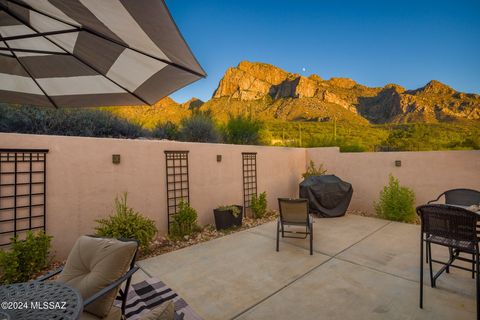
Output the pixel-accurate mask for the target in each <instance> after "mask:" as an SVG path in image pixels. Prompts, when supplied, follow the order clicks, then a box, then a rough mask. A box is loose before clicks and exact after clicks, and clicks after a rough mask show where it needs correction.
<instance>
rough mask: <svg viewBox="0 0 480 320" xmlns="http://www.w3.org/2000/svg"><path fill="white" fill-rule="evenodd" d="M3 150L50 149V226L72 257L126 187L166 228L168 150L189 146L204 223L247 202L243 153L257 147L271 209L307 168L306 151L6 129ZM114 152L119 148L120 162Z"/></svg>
mask: <svg viewBox="0 0 480 320" xmlns="http://www.w3.org/2000/svg"><path fill="white" fill-rule="evenodd" d="M0 148H37V149H49V153H48V155H47V232H48V233H50V234H52V235H53V236H54V242H53V244H54V247H55V250H56V255H57V257H65V255H66V254H68V252H69V250H70V248H71V246H72V245H73V243H74V241H75V239H76V238H77V237H78V236H79V235H81V234H91V233H93V232H94V226H95V223H94V220H95V219H98V218H101V217H105V216H107V215H108V214H111V213H112V209H113V200H114V198H115V196H116V195H119V194H121V193H123V192H128V202H129V204H130V206H132V207H133V208H135V209H136V210H138V211H140V212H141V213H143V214H144V215H146V216H148V217H150V218H152V219H154V220H155V221H156V222H157V226H158V228H159V230H160V232H161V233H165V231H166V230H167V213H166V182H165V174H166V170H165V154H164V151H165V150H188V151H189V179H190V203H191V205H192V207H194V208H195V209H196V210H197V211H198V215H199V223H200V224H202V225H204V224H207V223H213V212H212V209H213V208H215V207H217V206H218V205H225V204H243V178H242V152H257V165H258V168H257V172H258V173H257V177H258V191H259V192H261V191H264V190H266V191H267V194H268V201H269V204H270V207H272V209H275V208H276V207H277V200H276V199H277V198H278V197H281V196H295V195H296V194H297V192H298V191H297V189H298V187H297V186H298V182H299V180H300V172H302V171H303V169H304V167H305V150H304V149H295V148H275V147H262V146H236V145H225V144H205V143H183V142H170V141H155V140H127V139H102V138H84V137H63V136H43V135H23V134H6V133H1V134H0ZM112 154H120V156H121V160H120V164H118V165H116V164H113V163H112ZM217 155H222V161H221V162H217Z"/></svg>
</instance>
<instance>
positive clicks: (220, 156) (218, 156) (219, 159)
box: [217, 154, 222, 162]
mask: <svg viewBox="0 0 480 320" xmlns="http://www.w3.org/2000/svg"><path fill="white" fill-rule="evenodd" d="M217 162H222V155H221V154H217Z"/></svg>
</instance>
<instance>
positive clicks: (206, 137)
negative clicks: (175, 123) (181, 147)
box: [179, 112, 221, 143]
mask: <svg viewBox="0 0 480 320" xmlns="http://www.w3.org/2000/svg"><path fill="white" fill-rule="evenodd" d="M179 138H180V140H182V141H190V142H213V143H217V142H220V140H221V139H220V133H219V131H218V129H217V126H216V125H215V121H214V120H213V117H212V116H211V114H209V113H205V112H195V113H193V114H192V115H191V117H189V118H185V119H183V120H182V121H181V123H180V131H179Z"/></svg>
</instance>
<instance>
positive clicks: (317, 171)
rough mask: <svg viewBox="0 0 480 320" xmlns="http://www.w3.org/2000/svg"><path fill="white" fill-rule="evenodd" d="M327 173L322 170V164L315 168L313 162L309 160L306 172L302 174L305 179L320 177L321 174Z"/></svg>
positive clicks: (325, 170)
mask: <svg viewBox="0 0 480 320" xmlns="http://www.w3.org/2000/svg"><path fill="white" fill-rule="evenodd" d="M325 173H327V169H324V168H323V164H322V163H320V165H319V166H318V168H317V167H316V166H315V162H313V161H312V160H310V163H309V164H308V167H307V171H305V172H304V173H302V177H303V179H306V178H308V177H311V176H321V175H323V174H325Z"/></svg>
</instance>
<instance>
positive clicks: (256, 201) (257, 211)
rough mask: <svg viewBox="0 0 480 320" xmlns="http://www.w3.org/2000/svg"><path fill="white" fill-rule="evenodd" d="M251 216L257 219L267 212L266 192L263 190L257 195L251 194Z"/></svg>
mask: <svg viewBox="0 0 480 320" xmlns="http://www.w3.org/2000/svg"><path fill="white" fill-rule="evenodd" d="M250 208H251V209H252V213H253V217H254V218H256V219H258V218H262V217H263V216H264V215H265V214H266V213H267V193H266V192H265V191H264V192H262V193H260V195H259V196H257V195H256V194H254V195H253V197H252V201H251V203H250Z"/></svg>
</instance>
